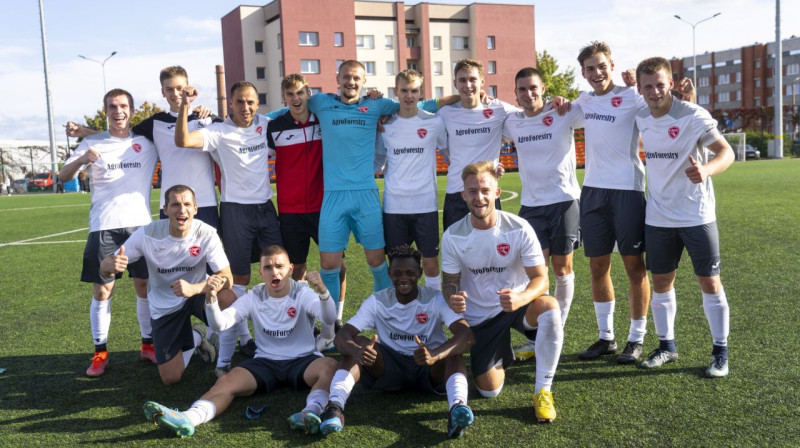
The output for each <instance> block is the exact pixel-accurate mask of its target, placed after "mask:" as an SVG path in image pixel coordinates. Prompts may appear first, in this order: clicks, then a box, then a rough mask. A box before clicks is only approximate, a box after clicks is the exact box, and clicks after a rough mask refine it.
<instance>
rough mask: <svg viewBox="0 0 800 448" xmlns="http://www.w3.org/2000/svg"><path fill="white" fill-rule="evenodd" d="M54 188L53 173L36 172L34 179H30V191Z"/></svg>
mask: <svg viewBox="0 0 800 448" xmlns="http://www.w3.org/2000/svg"><path fill="white" fill-rule="evenodd" d="M48 188H50V189H52V188H53V173H51V172H49V171H48V172H46V173H36V174H35V175H34V176H33V179H31V180H30V181H28V191H37V190H38V191H44V190H47V189H48Z"/></svg>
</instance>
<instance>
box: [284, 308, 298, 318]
mask: <svg viewBox="0 0 800 448" xmlns="http://www.w3.org/2000/svg"><path fill="white" fill-rule="evenodd" d="M286 314H288V315H289V317H294V316H297V308H295V307H293V306H290V307H289V309H288V310H286Z"/></svg>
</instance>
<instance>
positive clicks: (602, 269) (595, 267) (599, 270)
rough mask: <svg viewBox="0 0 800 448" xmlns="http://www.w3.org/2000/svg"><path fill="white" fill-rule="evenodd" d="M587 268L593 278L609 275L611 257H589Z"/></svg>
mask: <svg viewBox="0 0 800 448" xmlns="http://www.w3.org/2000/svg"><path fill="white" fill-rule="evenodd" d="M589 270H590V271H591V274H592V277H593V278H599V277H605V276H607V275H609V274H610V271H611V257H608V256H604V257H591V258H590V259H589Z"/></svg>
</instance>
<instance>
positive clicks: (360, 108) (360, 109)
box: [358, 106, 369, 114]
mask: <svg viewBox="0 0 800 448" xmlns="http://www.w3.org/2000/svg"><path fill="white" fill-rule="evenodd" d="M358 111H359V112H361V113H362V114H365V113H367V112H369V107H367V106H358Z"/></svg>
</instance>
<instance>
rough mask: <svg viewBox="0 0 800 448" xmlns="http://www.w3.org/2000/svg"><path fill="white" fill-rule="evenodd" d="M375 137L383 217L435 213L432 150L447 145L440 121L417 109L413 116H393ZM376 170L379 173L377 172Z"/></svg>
mask: <svg viewBox="0 0 800 448" xmlns="http://www.w3.org/2000/svg"><path fill="white" fill-rule="evenodd" d="M383 127H384V131H383V132H382V133H378V138H377V139H376V147H375V163H376V167H379V166H383V164H384V161H385V162H386V168H385V169H384V179H385V189H384V192H383V211H384V212H386V213H398V214H409V213H427V212H435V211H437V210H438V209H439V206H438V204H437V202H436V148H442V149H444V147H445V146H446V145H447V133H446V131H445V129H444V123H443V122H442V119H441V118H439V117H437V116H436V115H434V114H431V113H429V112H425V111H424V110H422V109H419V111H418V112H417V115H416V116H414V117H411V118H403V117H400V116H399V115H396V114H395V115H393V116H392V118H390V119H389V121H388V122H386V124H384V125H383ZM378 170H379V169H378Z"/></svg>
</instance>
